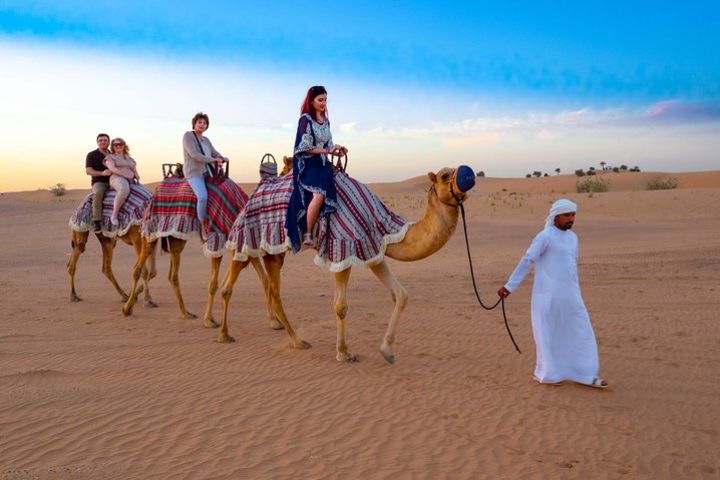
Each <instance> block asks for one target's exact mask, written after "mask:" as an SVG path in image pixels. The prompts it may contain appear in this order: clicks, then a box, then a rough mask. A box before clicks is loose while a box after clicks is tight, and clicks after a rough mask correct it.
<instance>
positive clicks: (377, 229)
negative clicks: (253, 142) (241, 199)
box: [226, 171, 410, 272]
mask: <svg viewBox="0 0 720 480" xmlns="http://www.w3.org/2000/svg"><path fill="white" fill-rule="evenodd" d="M335 188H336V190H337V201H338V205H339V208H338V211H337V212H335V213H333V214H331V215H329V216H327V217H326V218H320V219H319V220H318V222H317V224H316V229H315V234H316V238H317V243H318V251H317V254H316V256H315V264H316V265H319V266H326V267H328V269H329V270H330V271H332V272H339V271H342V270H345V269H346V268H349V267H351V266H353V265H372V264H375V263H378V262H380V261H381V260H382V259H383V258H384V256H385V248H386V247H387V245H389V244H391V243H397V242H400V241H402V239H403V238H405V233H406V232H407V229H408V227H409V226H410V223H409V222H407V221H405V220H404V219H402V218H401V217H400V216H398V215H395V214H394V213H392V212H391V211H390V210H388V208H387V207H386V206H385V205H384V204H383V203H382V201H381V200H380V199H379V198H378V197H377V196H376V195H375V194H374V193H372V192H371V191H370V190H369V189H368V188H367V186H365V184H363V183H361V182H358V181H357V180H355V179H353V178H351V177H349V176H348V175H347V174H345V173H344V172H341V171H336V173H335ZM292 189H293V176H292V175H286V176H284V177H280V178H270V179H266V180H264V181H262V182H261V183H260V184H259V185H258V186H257V188H256V189H255V190H254V191H253V192H252V194H250V198H249V200H248V204H247V207H246V208H245V210H243V211H242V212H241V213H240V215H239V216H238V218H237V220H235V223H234V224H233V226H232V229H231V230H230V234H229V235H228V242H227V244H226V247H227V248H229V249H233V250H235V257H234V258H235V259H236V260H240V261H246V260H247V259H248V257H260V256H263V255H265V254H267V253H269V254H277V253H281V252H285V251H287V250H291V246H290V240H289V239H288V237H287V232H286V230H285V216H286V215H287V208H288V203H289V201H290V195H291V194H292Z"/></svg>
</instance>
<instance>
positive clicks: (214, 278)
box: [203, 257, 222, 328]
mask: <svg viewBox="0 0 720 480" xmlns="http://www.w3.org/2000/svg"><path fill="white" fill-rule="evenodd" d="M221 262H222V257H213V258H211V259H210V279H209V281H208V300H207V306H206V307H205V316H204V320H203V327H205V328H217V327H219V325H218V323H217V322H216V321H215V319H214V318H213V314H212V310H213V303H214V302H215V293H216V292H217V290H218V275H219V274H220V263H221Z"/></svg>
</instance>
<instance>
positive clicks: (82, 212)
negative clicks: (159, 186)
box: [70, 183, 152, 237]
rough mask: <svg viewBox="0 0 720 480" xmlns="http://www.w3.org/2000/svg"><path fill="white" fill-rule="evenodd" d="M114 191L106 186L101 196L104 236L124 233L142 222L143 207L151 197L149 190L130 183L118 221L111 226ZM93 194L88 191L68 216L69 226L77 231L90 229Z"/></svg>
mask: <svg viewBox="0 0 720 480" xmlns="http://www.w3.org/2000/svg"><path fill="white" fill-rule="evenodd" d="M116 193H117V192H116V191H115V190H114V189H112V188H108V189H107V191H106V192H105V197H104V198H103V219H102V233H103V235H105V236H106V237H115V236H122V235H125V234H126V233H127V232H128V230H130V227H132V226H133V225H140V224H142V221H143V215H144V213H145V208H146V207H147V205H148V203H149V202H150V199H151V198H152V193H151V192H150V190H148V189H147V188H145V187H143V186H142V185H140V184H137V183H133V184H131V185H130V194H129V195H128V198H127V199H126V200H125V203H123V206H122V207H120V212H119V213H118V220H119V221H120V223H119V225H117V226H113V225H112V223H110V217H111V216H112V211H113V202H114V201H115V195H116ZM94 196H95V194H94V193H89V194H88V196H87V197H85V200H83V201H82V202H81V203H80V206H79V207H78V208H77V209H76V210H75V212H73V214H72V215H71V216H70V228H72V229H73V230H75V231H77V232H87V231H90V230H92V201H93V197H94Z"/></svg>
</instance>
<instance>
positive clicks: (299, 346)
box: [293, 340, 312, 350]
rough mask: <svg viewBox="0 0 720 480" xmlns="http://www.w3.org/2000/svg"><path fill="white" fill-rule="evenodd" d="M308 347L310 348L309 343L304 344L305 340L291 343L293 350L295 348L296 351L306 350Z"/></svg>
mask: <svg viewBox="0 0 720 480" xmlns="http://www.w3.org/2000/svg"><path fill="white" fill-rule="evenodd" d="M310 347H312V345H310V342H306V341H305V340H297V341H296V342H294V343H293V348H297V349H298V350H307V349H308V348H310Z"/></svg>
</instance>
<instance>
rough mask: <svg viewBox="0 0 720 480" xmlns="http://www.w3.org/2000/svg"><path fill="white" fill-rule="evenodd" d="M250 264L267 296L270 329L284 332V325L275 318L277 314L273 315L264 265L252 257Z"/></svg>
mask: <svg viewBox="0 0 720 480" xmlns="http://www.w3.org/2000/svg"><path fill="white" fill-rule="evenodd" d="M250 263H251V264H252V266H253V268H254V269H255V273H257V276H258V278H259V279H260V285H261V286H262V289H263V293H264V294H265V305H267V312H268V322H269V323H270V328H272V329H273V330H282V329H283V326H282V323H280V322H279V321H278V319H277V317H275V314H274V313H273V311H272V308H271V306H270V290H269V288H268V277H267V274H266V273H265V269H264V268H263V266H262V263H260V259H259V258H256V257H250Z"/></svg>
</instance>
